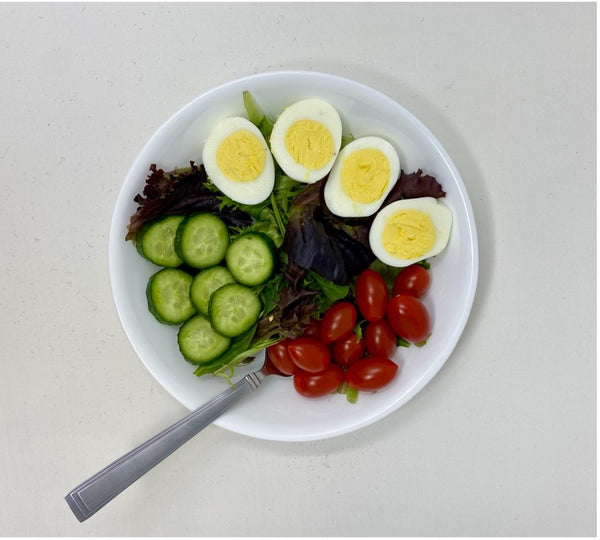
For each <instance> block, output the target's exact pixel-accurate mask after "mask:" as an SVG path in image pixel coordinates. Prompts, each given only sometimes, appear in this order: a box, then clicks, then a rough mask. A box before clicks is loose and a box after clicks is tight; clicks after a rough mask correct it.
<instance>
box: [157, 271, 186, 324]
mask: <svg viewBox="0 0 600 540" xmlns="http://www.w3.org/2000/svg"><path fill="white" fill-rule="evenodd" d="M192 279H193V278H192V276H191V275H190V274H188V273H187V272H184V271H183V270H180V269H178V268H164V269H162V270H160V271H158V272H157V273H156V274H154V275H153V276H151V277H150V279H149V280H148V286H147V287H146V297H147V299H148V309H149V310H150V313H152V315H154V316H155V317H156V319H157V320H158V321H159V322H161V323H164V324H181V323H182V322H184V321H185V320H187V319H189V318H190V317H191V316H192V315H193V314H194V313H196V309H195V308H194V306H193V305H192V302H191V301H190V287H191V286H192Z"/></svg>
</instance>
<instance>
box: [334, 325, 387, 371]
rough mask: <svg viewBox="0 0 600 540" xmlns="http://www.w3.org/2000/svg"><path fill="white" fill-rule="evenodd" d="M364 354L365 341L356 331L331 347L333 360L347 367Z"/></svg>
mask: <svg viewBox="0 0 600 540" xmlns="http://www.w3.org/2000/svg"><path fill="white" fill-rule="evenodd" d="M392 334H393V332H392ZM364 354H365V342H364V340H363V339H361V338H359V337H358V336H357V335H356V334H354V333H352V334H350V335H349V336H347V337H345V338H342V339H340V340H338V341H336V342H335V343H334V344H333V348H332V349H331V356H332V357H333V361H334V362H335V363H336V364H338V365H339V366H342V367H347V366H349V365H350V364H352V363H353V362H356V361H357V360H360V359H361V358H362V357H363V355H364Z"/></svg>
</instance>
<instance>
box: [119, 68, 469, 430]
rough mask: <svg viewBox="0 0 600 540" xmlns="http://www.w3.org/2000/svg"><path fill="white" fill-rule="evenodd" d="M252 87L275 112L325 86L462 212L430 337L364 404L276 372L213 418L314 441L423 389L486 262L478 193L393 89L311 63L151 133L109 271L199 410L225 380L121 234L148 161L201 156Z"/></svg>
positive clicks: (437, 263) (137, 323)
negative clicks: (179, 324)
mask: <svg viewBox="0 0 600 540" xmlns="http://www.w3.org/2000/svg"><path fill="white" fill-rule="evenodd" d="M244 90H250V91H251V92H252V94H253V95H254V97H255V98H256V100H257V102H258V103H259V104H260V105H261V107H262V108H263V110H264V111H265V112H266V113H267V114H268V115H269V116H271V117H274V116H275V115H276V114H277V113H278V112H280V111H281V110H282V109H283V108H284V107H285V106H286V105H289V104H291V103H293V102H294V101H297V100H299V99H302V98H305V97H307V96H318V97H321V98H323V99H325V100H326V101H328V102H330V103H331V104H332V105H334V106H335V107H336V108H337V109H338V111H339V112H340V115H341V117H342V123H343V127H344V132H346V133H351V134H352V135H353V136H355V137H358V136H362V135H379V136H383V137H385V138H387V139H388V140H390V141H391V142H393V143H394V144H395V146H396V147H397V149H398V151H399V155H400V160H401V164H402V168H403V169H404V170H405V171H407V172H413V171H415V170H417V169H418V168H421V169H423V171H424V172H425V173H427V174H431V175H433V176H435V177H436V178H437V179H438V181H439V182H440V183H441V184H442V186H443V188H444V190H445V191H446V193H447V196H446V198H445V201H444V202H445V203H446V204H447V205H448V206H449V207H450V209H451V210H452V211H453V213H454V221H453V226H452V232H451V236H450V240H449V243H448V247H447V248H446V250H445V251H444V252H442V253H441V254H440V255H438V256H437V257H436V258H435V259H433V260H432V261H431V276H432V283H431V288H430V290H429V291H428V292H427V295H426V298H425V303H426V305H427V306H428V308H429V310H430V313H431V316H432V320H433V335H432V336H431V338H430V339H429V341H428V342H427V344H426V345H425V346H424V347H422V348H417V347H414V346H413V347H410V348H408V349H405V348H399V349H398V351H397V355H396V357H395V360H396V361H397V362H398V363H399V365H400V370H399V375H398V376H397V377H396V379H395V380H394V381H393V382H392V383H391V384H390V385H388V386H387V387H385V388H384V389H382V390H380V391H379V392H376V393H373V394H365V393H361V395H360V397H359V399H358V402H357V403H356V404H350V403H348V402H347V401H346V399H345V397H344V396H342V395H339V394H334V395H331V396H328V397H325V398H321V399H314V400H311V399H306V398H303V397H301V396H299V395H298V394H297V393H296V392H295V391H294V389H293V387H292V380H291V379H289V378H285V379H284V378H279V377H270V378H269V379H267V380H266V381H265V383H264V384H263V386H262V387H261V389H260V390H259V391H258V392H256V393H254V394H252V395H251V396H249V397H248V398H247V399H245V400H244V401H243V402H242V403H240V404H238V405H237V406H236V407H235V408H234V409H232V410H230V411H229V412H227V413H226V414H224V415H223V416H221V417H220V418H219V419H218V420H216V422H215V423H216V424H217V425H219V426H221V427H223V428H225V429H228V430H231V431H234V432H237V433H240V434H244V435H248V436H252V437H257V438H261V439H270V440H279V441H308V440H316V439H324V438H327V437H333V436H337V435H341V434H343V433H348V432H351V431H353V430H356V429H359V428H361V427H364V426H366V425H368V424H371V423H372V422H375V421H376V420H378V419H380V418H383V417H384V416H386V415H388V414H390V413H391V412H393V411H395V410H396V409H398V408H399V407H400V406H401V405H403V404H404V403H406V402H407V401H408V400H409V399H411V398H412V397H413V396H414V395H415V394H417V393H418V392H419V391H420V390H421V389H422V388H423V387H424V386H425V385H426V384H427V383H428V382H429V381H430V380H431V379H432V377H433V376H434V375H435V374H436V373H437V372H438V371H439V369H440V368H441V367H442V365H443V364H444V363H445V362H446V360H447V359H448V357H449V356H450V354H451V352H452V350H453V349H454V347H455V345H456V343H457V341H458V339H459V337H460V335H461V333H462V331H463V329H464V326H465V324H466V322H467V319H468V316H469V312H470V310H471V305H472V303H473V297H474V294H475V287H476V283H477V272H478V248H477V234H476V230H475V222H474V219H473V211H472V209H471V204H470V201H469V198H468V195H467V192H466V190H465V186H464V185H463V182H462V179H461V177H460V175H459V173H458V171H457V170H456V167H455V166H454V164H453V163H452V161H451V159H450V158H449V156H448V154H447V153H446V151H445V150H444V148H442V146H441V145H440V143H439V142H438V141H437V140H436V138H435V137H434V136H433V135H432V134H431V132H430V131H429V130H428V129H427V128H426V127H425V126H424V125H423V124H422V123H421V122H420V121H419V120H418V119H417V118H415V117H414V116H413V115H412V114H411V113H409V112H408V111H406V110H405V109H404V108H403V107H401V106H400V105H399V104H398V103H396V102H395V101H393V100H392V99H390V98H388V97H386V96H384V95H382V94H381V93H379V92H377V91H375V90H373V89H371V88H369V87H367V86H364V85H362V84H359V83H357V82H354V81H351V80H348V79H344V78H340V77H337V76H332V75H328V74H324V73H315V72H298V71H290V72H270V73H262V74H257V75H253V76H249V77H246V78H243V79H239V80H235V81H233V82H230V83H228V84H225V85H223V86H220V87H218V88H216V89H214V90H211V91H209V92H207V93H205V94H203V95H201V96H200V97H198V98H197V99H195V100H194V101H192V102H191V103H189V104H188V105H186V106H185V107H183V108H182V109H181V110H180V111H178V112H177V113H176V114H175V115H174V116H173V117H172V118H170V119H169V120H168V121H167V122H166V123H165V124H164V125H163V126H162V127H161V128H160V129H159V130H158V131H157V132H156V133H155V134H154V136H153V137H152V138H151V139H150V140H149V141H148V143H147V144H146V145H145V146H144V148H143V149H142V151H141V153H140V154H139V156H138V157H137V159H136V160H135V163H134V164H133V166H132V168H131V170H130V171H129V173H128V175H127V177H126V179H125V182H124V184H123V187H122V189H121V192H120V194H119V197H118V199H117V204H116V207H115V210H114V215H113V220H112V224H111V230H110V239H109V271H110V280H111V286H112V290H113V295H114V299H115V303H116V307H117V311H118V314H119V317H120V319H121V322H122V324H123V327H124V329H125V332H126V334H127V336H128V338H129V340H130V341H131V344H132V345H133V347H134V349H135V351H136V352H137V354H138V356H139V357H140V358H141V360H142V362H143V363H144V364H145V365H146V367H147V368H148V370H149V371H150V372H151V373H152V375H153V376H154V377H155V378H156V380H157V381H158V382H159V383H160V384H161V385H162V386H163V387H164V388H165V389H166V390H167V391H168V392H169V393H170V394H171V395H173V397H174V398H176V399H177V400H178V401H179V402H180V403H182V404H183V405H184V406H185V407H187V408H188V409H190V410H192V409H195V408H196V407H198V406H199V405H201V404H202V403H204V402H205V401H207V400H208V399H210V398H211V397H213V396H214V395H216V394H217V393H219V392H220V391H222V390H224V389H225V388H226V385H227V383H226V382H225V381H223V380H221V379H218V378H213V377H201V378H199V377H196V376H195V375H194V374H193V370H194V368H193V366H191V365H190V364H188V363H187V362H186V361H184V360H183V358H182V357H181V356H180V354H179V351H178V348H177V343H176V333H177V328H174V327H169V326H164V325H160V324H158V323H157V322H156V320H155V319H154V318H153V317H152V315H151V314H150V313H149V312H148V309H147V304H146V296H145V288H146V282H147V280H148V277H149V276H150V275H151V274H152V273H154V272H155V271H157V269H158V268H157V267H156V266H154V265H152V264H151V263H149V262H147V261H145V260H143V259H142V258H141V257H140V256H139V255H138V253H137V252H136V249H135V247H134V246H133V245H132V244H131V242H126V241H125V234H126V229H127V225H128V223H129V218H130V216H131V215H132V214H133V213H134V212H135V211H136V208H137V205H136V204H135V203H134V202H133V198H134V196H135V195H136V194H137V193H140V192H141V191H142V189H143V187H144V182H145V179H146V177H147V175H148V168H149V166H150V164H151V163H156V164H157V166H158V167H160V168H163V169H165V170H170V169H173V168H174V167H175V166H185V165H187V164H188V163H189V161H190V160H194V161H196V162H197V163H200V161H201V159H200V158H201V154H202V146H203V141H204V140H205V138H206V137H207V135H208V132H209V130H210V129H211V127H212V126H213V125H214V123H215V122H216V121H217V120H218V119H220V118H221V117H223V116H226V115H244V114H245V113H244V107H243V103H242V92H243V91H244Z"/></svg>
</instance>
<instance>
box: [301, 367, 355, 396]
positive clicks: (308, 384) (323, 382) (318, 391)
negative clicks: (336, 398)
mask: <svg viewBox="0 0 600 540" xmlns="http://www.w3.org/2000/svg"><path fill="white" fill-rule="evenodd" d="M343 382H344V372H343V371H342V368H341V367H340V366H338V365H336V364H331V365H330V366H329V367H328V368H327V369H326V370H325V371H321V372H320V373H309V372H307V371H302V370H300V371H297V372H296V373H295V374H294V388H295V389H296V392H298V393H299V394H300V395H302V396H304V397H310V398H316V397H322V396H326V395H328V394H331V393H332V392H335V390H336V389H337V388H338V386H339V385H340V384H342V383H343Z"/></svg>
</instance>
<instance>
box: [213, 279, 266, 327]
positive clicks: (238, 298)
mask: <svg viewBox="0 0 600 540" xmlns="http://www.w3.org/2000/svg"><path fill="white" fill-rule="evenodd" d="M261 309H262V305H261V303H260V300H259V298H258V296H257V295H256V294H255V293H254V291H253V290H252V289H249V288H248V287H245V286H244V285H240V284H238V283H230V284H229V285H223V286H222V287H221V288H220V289H217V290H216V291H215V292H214V293H212V295H211V297H210V302H209V304H208V313H209V318H210V322H211V324H212V326H213V328H214V329H215V330H216V331H217V332H219V334H221V335H223V336H227V337H236V336H239V335H240V334H243V333H244V332H245V331H246V330H249V329H250V328H251V327H252V325H254V324H255V323H256V322H257V321H258V316H259V315H260V312H261Z"/></svg>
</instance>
